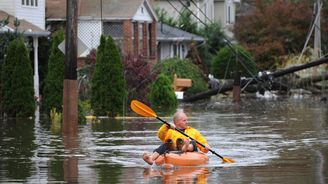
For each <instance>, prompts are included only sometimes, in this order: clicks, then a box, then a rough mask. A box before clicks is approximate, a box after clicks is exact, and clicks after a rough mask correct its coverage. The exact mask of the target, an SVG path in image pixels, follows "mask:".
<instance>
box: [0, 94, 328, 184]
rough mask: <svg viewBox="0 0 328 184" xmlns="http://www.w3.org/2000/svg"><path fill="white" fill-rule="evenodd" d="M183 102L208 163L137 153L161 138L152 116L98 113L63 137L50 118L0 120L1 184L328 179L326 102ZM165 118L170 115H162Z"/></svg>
mask: <svg viewBox="0 0 328 184" xmlns="http://www.w3.org/2000/svg"><path fill="white" fill-rule="evenodd" d="M230 101H231V99H222V100H220V101H219V102H214V101H207V102H201V103H198V104H183V105H181V106H180V107H179V108H181V109H184V111H185V112H187V114H188V116H189V124H190V125H191V126H193V127H195V128H197V129H198V130H199V131H200V132H201V133H202V134H203V135H204V137H206V138H207V140H208V142H209V143H210V145H211V147H212V148H213V150H215V151H216V152H218V153H219V154H220V155H223V156H226V157H229V158H232V159H234V160H235V161H236V163H233V164H231V163H222V162H221V160H220V158H218V157H217V156H215V155H213V154H211V153H208V156H209V158H210V161H209V163H208V165H205V166H201V167H185V168H175V169H171V170H165V169H163V168H160V167H156V166H152V167H150V166H148V165H147V164H145V163H144V162H143V160H142V159H141V155H142V153H143V152H145V151H147V152H151V151H152V150H153V149H155V148H156V147H157V146H158V145H159V144H160V141H159V140H158V139H157V138H156V131H157V129H158V128H159V127H160V126H161V123H160V122H158V121H156V120H154V119H145V118H128V117H127V118H125V119H116V120H115V119H101V120H97V121H93V122H91V121H90V122H88V124H87V125H80V126H79V132H78V136H77V137H67V136H61V135H60V130H59V131H58V128H54V127H51V126H50V123H49V120H47V119H43V118H40V119H39V118H36V119H28V120H26V119H8V120H6V121H5V120H1V123H0V128H1V129H0V138H1V140H0V141H1V142H0V150H1V151H0V183H138V184H139V183H247V184H248V183H254V184H255V183H261V184H262V183H286V184H294V183H295V184H303V183H311V184H312V183H314V184H325V183H328V126H327V123H328V103H324V102H320V98H315V97H314V98H307V99H292V98H278V99H275V100H267V99H247V100H245V99H243V101H242V103H241V104H240V106H237V105H234V104H233V103H231V102H230ZM162 118H163V119H165V120H167V121H170V118H169V117H162Z"/></svg>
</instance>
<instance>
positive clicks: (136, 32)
mask: <svg viewBox="0 0 328 184" xmlns="http://www.w3.org/2000/svg"><path fill="white" fill-rule="evenodd" d="M133 38H134V39H133V44H134V45H133V50H134V55H135V56H138V55H139V49H140V48H139V23H138V22H134V23H133Z"/></svg>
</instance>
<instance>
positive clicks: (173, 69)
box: [153, 58, 208, 94]
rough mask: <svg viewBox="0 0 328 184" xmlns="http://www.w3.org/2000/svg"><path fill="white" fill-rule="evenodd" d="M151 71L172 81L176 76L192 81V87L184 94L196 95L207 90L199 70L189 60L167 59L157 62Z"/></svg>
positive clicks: (205, 82)
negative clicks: (161, 74) (157, 72)
mask: <svg viewBox="0 0 328 184" xmlns="http://www.w3.org/2000/svg"><path fill="white" fill-rule="evenodd" d="M153 70H155V71H159V72H160V73H163V74H165V75H166V76H168V77H169V78H170V80H171V82H172V81H173V75H174V74H177V76H178V78H189V79H191V80H192V86H191V87H190V88H188V89H187V90H186V94H196V93H199V92H203V91H206V90H207V89H208V85H207V81H206V79H205V77H204V76H203V74H202V72H201V70H200V69H199V68H198V67H197V66H196V65H195V64H193V63H191V62H189V60H181V59H178V58H173V59H167V60H163V61H160V62H158V63H157V64H156V65H155V66H154V68H153Z"/></svg>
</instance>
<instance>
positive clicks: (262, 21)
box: [234, 0, 312, 69]
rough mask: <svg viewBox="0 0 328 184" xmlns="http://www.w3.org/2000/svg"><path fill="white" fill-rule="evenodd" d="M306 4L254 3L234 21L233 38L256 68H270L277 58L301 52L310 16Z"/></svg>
mask: <svg viewBox="0 0 328 184" xmlns="http://www.w3.org/2000/svg"><path fill="white" fill-rule="evenodd" d="M309 4H310V3H309V0H305V1H292V0H287V1H286V0H275V1H261V0H256V2H255V6H254V9H253V10H252V11H251V12H249V13H248V14H245V15H243V16H241V17H239V18H238V20H237V22H236V24H235V28H234V33H235V36H236V38H237V40H238V41H239V42H240V44H241V45H242V46H244V47H245V48H246V49H247V50H249V51H250V52H251V53H252V55H253V56H254V59H255V62H256V63H257V65H258V67H260V68H262V69H270V68H273V67H275V63H276V61H277V60H278V59H279V58H280V56H283V55H286V54H289V53H296V52H300V51H301V50H302V47H303V45H304V42H305V39H306V35H307V31H308V29H309V26H310V23H311V17H312V8H311V7H310V6H309Z"/></svg>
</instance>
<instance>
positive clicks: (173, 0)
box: [154, 0, 241, 37]
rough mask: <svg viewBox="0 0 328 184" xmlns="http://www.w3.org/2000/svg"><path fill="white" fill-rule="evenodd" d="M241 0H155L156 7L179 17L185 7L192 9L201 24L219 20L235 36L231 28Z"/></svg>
mask: <svg viewBox="0 0 328 184" xmlns="http://www.w3.org/2000/svg"><path fill="white" fill-rule="evenodd" d="M240 1H241V0H169V1H167V0H155V3H154V6H155V8H160V9H164V10H165V11H166V12H168V15H170V16H171V17H173V18H174V19H178V17H179V16H180V13H181V11H182V10H183V9H185V8H188V9H190V10H191V12H192V15H193V17H194V20H195V21H197V22H198V25H199V26H204V24H208V23H212V22H218V23H220V24H221V25H222V26H223V28H224V31H225V33H226V34H227V35H228V36H229V37H233V35H232V31H231V28H232V27H233V25H234V23H235V17H236V4H238V3H240Z"/></svg>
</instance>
